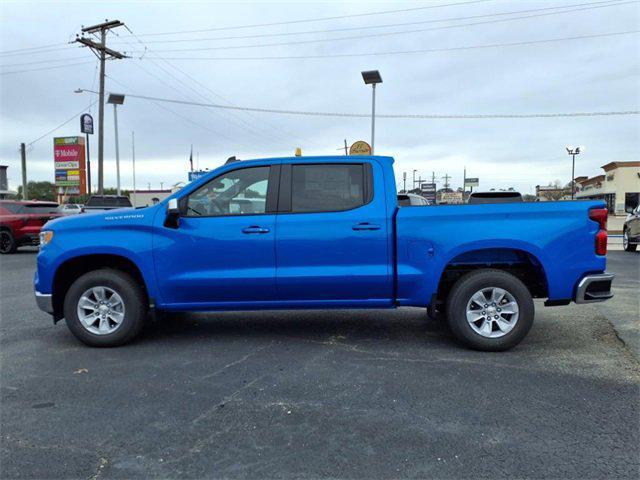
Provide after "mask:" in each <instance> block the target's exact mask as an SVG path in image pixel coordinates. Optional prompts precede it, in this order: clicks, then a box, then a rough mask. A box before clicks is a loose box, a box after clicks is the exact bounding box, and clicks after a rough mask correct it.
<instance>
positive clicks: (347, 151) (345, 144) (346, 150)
mask: <svg viewBox="0 0 640 480" xmlns="http://www.w3.org/2000/svg"><path fill="white" fill-rule="evenodd" d="M344 154H345V155H349V148H348V147H347V139H346V138H345V139H344Z"/></svg>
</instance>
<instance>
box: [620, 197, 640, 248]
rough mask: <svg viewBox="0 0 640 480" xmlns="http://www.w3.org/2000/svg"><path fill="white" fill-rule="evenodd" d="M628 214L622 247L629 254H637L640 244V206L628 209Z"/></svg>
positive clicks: (623, 231)
mask: <svg viewBox="0 0 640 480" xmlns="http://www.w3.org/2000/svg"><path fill="white" fill-rule="evenodd" d="M627 214H628V215H627V219H626V220H625V222H624V227H623V228H622V246H623V247H624V249H625V250H626V251H627V252H635V251H636V248H638V244H640V205H639V206H637V207H636V208H628V209H627Z"/></svg>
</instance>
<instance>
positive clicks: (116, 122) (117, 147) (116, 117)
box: [113, 103, 120, 196]
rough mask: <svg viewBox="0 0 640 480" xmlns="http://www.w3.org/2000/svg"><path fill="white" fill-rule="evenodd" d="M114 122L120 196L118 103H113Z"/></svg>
mask: <svg viewBox="0 0 640 480" xmlns="http://www.w3.org/2000/svg"><path fill="white" fill-rule="evenodd" d="M113 123H114V125H115V136H116V177H117V180H116V182H117V183H116V186H117V194H118V196H120V145H119V142H118V104H116V103H114V104H113Z"/></svg>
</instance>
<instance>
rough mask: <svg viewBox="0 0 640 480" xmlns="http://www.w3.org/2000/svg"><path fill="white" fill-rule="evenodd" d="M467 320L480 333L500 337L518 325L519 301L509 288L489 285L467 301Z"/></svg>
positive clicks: (489, 336) (484, 335)
mask: <svg viewBox="0 0 640 480" xmlns="http://www.w3.org/2000/svg"><path fill="white" fill-rule="evenodd" d="M466 311H467V322H469V326H471V328H472V329H473V331H474V332H476V333H477V334H478V335H481V336H483V337H486V338H500V337H503V336H505V335H506V334H507V333H509V332H510V331H511V330H513V328H514V327H515V326H516V323H517V322H518V316H519V308H518V302H517V301H516V299H515V297H514V296H513V295H512V294H511V293H510V292H509V291H507V290H505V289H503V288H498V287H487V288H483V289H481V290H478V291H477V292H476V293H474V294H473V295H472V296H471V298H470V299H469V301H468V302H467V308H466Z"/></svg>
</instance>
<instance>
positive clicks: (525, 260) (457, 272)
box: [435, 246, 549, 303]
mask: <svg viewBox="0 0 640 480" xmlns="http://www.w3.org/2000/svg"><path fill="white" fill-rule="evenodd" d="M484 268H491V269H496V270H502V271H506V272H508V273H511V274H513V275H514V276H516V277H517V278H519V279H520V280H521V281H522V282H523V283H524V284H525V286H526V287H527V288H528V289H529V292H530V293H531V296H532V297H534V298H546V297H548V296H549V283H548V274H547V272H546V271H545V268H544V266H543V262H542V261H541V259H540V256H539V255H537V254H536V253H534V252H532V251H531V250H530V249H526V248H513V247H505V246H495V247H489V246H485V247H482V248H468V249H465V250H463V251H457V252H455V255H452V256H451V257H450V258H449V260H448V261H447V262H446V263H445V264H444V266H443V268H442V270H441V272H440V276H439V281H438V288H437V293H436V294H435V295H436V299H435V300H436V303H443V302H444V301H446V298H447V296H448V293H449V291H450V290H451V288H452V286H453V285H454V284H455V282H456V281H457V280H458V279H459V278H460V277H462V276H463V275H465V274H466V273H468V272H470V271H474V270H479V269H484Z"/></svg>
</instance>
